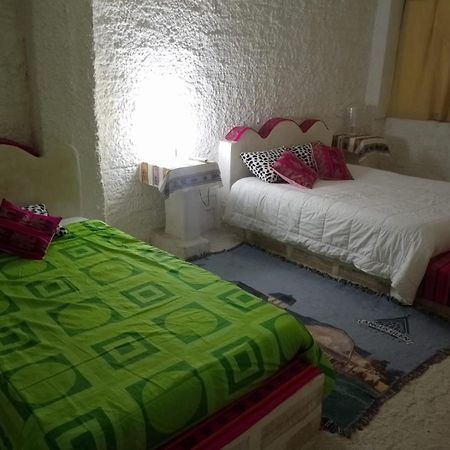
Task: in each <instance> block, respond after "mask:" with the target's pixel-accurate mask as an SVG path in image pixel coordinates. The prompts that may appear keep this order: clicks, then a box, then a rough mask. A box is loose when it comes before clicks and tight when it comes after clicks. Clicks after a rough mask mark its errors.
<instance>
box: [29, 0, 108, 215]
mask: <svg viewBox="0 0 450 450" xmlns="http://www.w3.org/2000/svg"><path fill="white" fill-rule="evenodd" d="M22 14H23V15H24V16H26V20H27V26H28V28H29V31H28V34H27V36H28V38H29V39H28V45H27V47H28V55H29V68H30V79H31V83H30V85H31V91H32V98H33V122H34V127H35V130H36V135H37V137H38V141H39V145H40V146H41V147H42V149H43V152H44V154H45V157H46V158H48V159H49V161H50V162H49V163H53V162H54V161H56V160H59V159H60V155H58V154H60V153H61V152H66V153H67V154H72V153H73V154H75V155H76V157H77V158H78V163H79V168H80V180H81V191H80V193H79V194H78V195H77V199H75V198H74V195H73V193H72V190H71V188H70V186H66V185H65V183H64V169H65V168H64V167H60V172H59V173H58V174H55V175H57V176H59V177H60V178H61V183H60V185H59V189H60V193H61V197H64V196H66V195H67V201H73V202H76V201H78V202H79V205H78V206H77V207H74V208H73V209H72V210H73V211H75V210H77V209H78V214H82V215H84V216H85V217H90V218H103V217H104V199H103V186H102V179H101V174H100V163H99V154H98V152H97V126H96V120H95V108H94V93H95V80H94V63H93V59H94V49H93V31H92V28H93V24H92V2H91V1H90V0H76V1H72V0H71V1H54V0H39V1H34V0H24V4H23V10H22ZM43 182H45V181H44V180H43ZM42 201H45V199H42Z"/></svg>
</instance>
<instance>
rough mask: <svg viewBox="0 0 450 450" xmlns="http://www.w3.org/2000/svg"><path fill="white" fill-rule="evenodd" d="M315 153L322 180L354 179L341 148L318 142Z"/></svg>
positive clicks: (314, 148)
mask: <svg viewBox="0 0 450 450" xmlns="http://www.w3.org/2000/svg"><path fill="white" fill-rule="evenodd" d="M313 155H314V160H315V162H316V166H317V172H318V174H319V177H320V178H321V179H322V180H353V177H352V174H351V173H350V171H349V170H348V167H347V164H346V163H345V158H344V153H343V152H342V150H341V149H339V148H336V147H328V146H327V145H324V144H321V143H318V142H316V143H314V144H313Z"/></svg>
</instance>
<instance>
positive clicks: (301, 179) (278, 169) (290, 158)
mask: <svg viewBox="0 0 450 450" xmlns="http://www.w3.org/2000/svg"><path fill="white" fill-rule="evenodd" d="M272 169H273V171H274V172H275V173H276V174H277V175H278V176H279V177H280V178H282V179H283V180H285V181H286V182H288V183H289V184H292V185H293V186H297V187H306V188H308V189H311V188H312V187H313V185H314V183H315V181H316V180H317V178H319V175H318V174H317V172H316V171H315V170H314V169H311V167H308V166H307V165H306V164H305V162H303V161H302V160H301V159H299V158H297V157H296V156H295V155H294V154H293V153H291V152H290V151H287V152H284V153H283V154H282V155H281V156H280V157H279V158H278V159H277V160H276V161H275V163H274V164H273V165H272Z"/></svg>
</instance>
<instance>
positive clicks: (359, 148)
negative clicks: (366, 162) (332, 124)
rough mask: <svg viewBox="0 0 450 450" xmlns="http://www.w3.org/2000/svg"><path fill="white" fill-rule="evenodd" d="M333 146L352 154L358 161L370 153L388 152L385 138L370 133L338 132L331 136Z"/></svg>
mask: <svg viewBox="0 0 450 450" xmlns="http://www.w3.org/2000/svg"><path fill="white" fill-rule="evenodd" d="M333 146H334V147H337V148H340V149H341V150H343V151H345V152H347V153H349V154H350V155H354V156H355V157H356V158H357V160H358V161H361V160H363V159H364V158H365V157H366V156H367V155H369V154H371V153H383V154H385V155H386V154H387V155H389V154H390V150H389V146H388V144H387V142H386V140H385V139H384V138H382V137H380V136H375V135H370V134H354V133H339V134H335V135H334V136H333Z"/></svg>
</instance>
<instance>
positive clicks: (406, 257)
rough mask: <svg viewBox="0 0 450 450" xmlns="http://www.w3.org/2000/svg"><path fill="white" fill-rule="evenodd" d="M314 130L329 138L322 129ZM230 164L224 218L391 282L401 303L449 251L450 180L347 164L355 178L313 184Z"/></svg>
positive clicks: (235, 146) (232, 148)
mask: <svg viewBox="0 0 450 450" xmlns="http://www.w3.org/2000/svg"><path fill="white" fill-rule="evenodd" d="M292 126H294V125H292ZM319 126H320V127H321V125H319ZM295 127H296V125H295ZM297 129H298V127H297ZM276 131H277V130H276V129H275V130H273V131H272V133H274V132H276ZM291 131H292V130H291ZM297 132H298V131H297ZM317 132H320V133H322V134H323V136H322V138H321V140H322V141H325V142H326V141H327V140H328V138H329V136H327V133H326V131H325V130H324V129H322V128H321V129H320V130H316V134H317ZM282 134H283V133H280V132H278V135H277V139H276V143H275V144H276V145H281V144H282V143H283V142H282V141H283V136H282ZM243 138H245V136H243ZM248 139H249V140H250V141H251V142H250V143H249V142H247V144H246V145H245V150H242V148H243V146H242V144H243V143H242V142H241V140H242V138H241V140H240V141H239V142H232V143H228V145H225V144H223V145H222V146H221V149H220V152H221V153H222V157H221V158H220V159H219V160H222V162H223V161H224V159H225V160H226V157H227V158H228V159H234V158H236V156H237V157H239V153H240V152H241V151H255V150H257V149H258V148H260V145H259V144H260V143H259V142H258V140H260V139H261V138H260V137H259V136H256V133H251V136H249V138H248ZM298 139H299V142H298V143H301V142H307V141H309V142H310V141H312V140H315V139H316V137H315V136H311V135H308V133H306V134H301V135H299V136H298ZM266 148H267V147H266ZM223 153H224V154H225V155H223ZM231 155H232V156H231ZM225 156H226V157H225ZM234 163H235V164H237V160H234ZM242 165H243V164H241V166H242ZM230 167H231V166H230V165H228V166H227V165H225V166H223V167H221V170H222V177H223V176H224V172H225V176H227V172H229V178H230V179H232V180H233V181H232V182H230V183H229V187H230V190H229V192H226V195H224V200H225V201H226V209H225V215H224V218H225V221H226V222H228V223H229V224H231V225H234V226H237V227H239V228H242V229H245V230H251V231H254V232H258V233H261V234H264V235H266V236H270V237H271V238H274V239H276V240H278V241H281V242H285V243H288V244H293V245H300V246H302V247H304V248H306V249H307V250H309V251H311V252H313V253H316V254H319V255H324V256H327V257H332V258H335V259H337V260H339V261H342V262H345V263H350V264H352V265H353V266H354V267H356V268H358V269H360V270H362V271H363V272H365V273H367V274H370V275H374V276H376V277H379V278H383V279H387V280H390V284H391V295H392V296H393V297H395V298H396V299H398V300H399V301H400V302H402V303H405V304H412V303H413V301H414V298H415V295H416V291H417V288H418V286H419V285H420V282H421V280H422V277H423V275H424V274H425V271H426V268H427V265H428V262H429V260H430V258H431V257H432V256H435V255H437V254H440V253H443V252H445V251H448V250H450V183H446V182H439V181H432V180H426V179H421V178H414V177H407V176H403V175H399V174H395V173H393V172H387V171H381V170H376V169H371V168H368V167H362V166H354V165H349V168H350V171H351V173H352V175H353V176H354V178H355V179H354V180H353V181H318V182H317V183H316V184H315V185H314V188H313V189H311V190H309V189H299V188H296V187H293V186H290V185H288V184H268V183H265V182H263V181H261V180H259V179H258V178H256V177H249V176H248V173H246V174H245V176H241V175H242V174H243V172H242V168H239V172H238V175H237V176H236V171H233V170H232V168H231V170H230Z"/></svg>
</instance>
